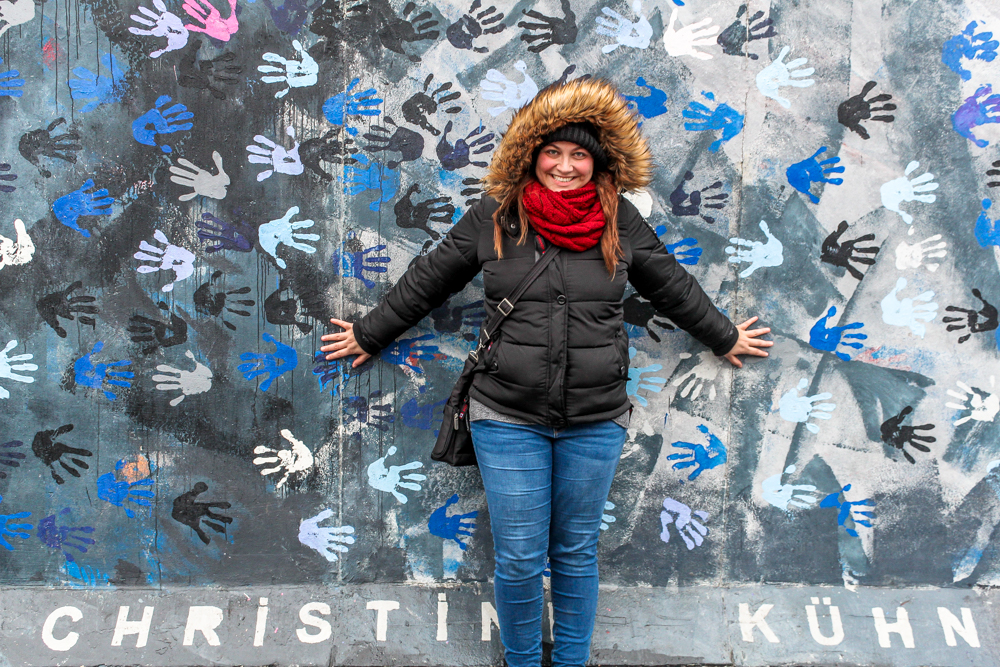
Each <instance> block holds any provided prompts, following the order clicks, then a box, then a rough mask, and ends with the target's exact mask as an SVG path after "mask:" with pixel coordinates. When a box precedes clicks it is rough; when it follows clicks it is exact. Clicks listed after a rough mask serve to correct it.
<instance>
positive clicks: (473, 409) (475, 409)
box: [469, 396, 632, 428]
mask: <svg viewBox="0 0 1000 667" xmlns="http://www.w3.org/2000/svg"><path fill="white" fill-rule="evenodd" d="M631 414H632V411H631V410H629V411H628V412H623V413H621V414H620V415H618V416H617V417H615V418H614V419H613V420H612V421H613V422H614V423H616V424H618V425H619V426H621V427H622V428H628V422H629V416H630V415H631ZM481 419H489V420H491V421H495V422H503V423H504V424H523V425H530V424H532V423H533V422H529V421H528V420H527V419H521V418H519V417H512V416H510V415H507V414H504V413H502V412H497V411H496V410H494V409H493V408H491V407H489V406H488V405H484V404H482V403H480V402H479V401H477V400H476V399H474V398H472V397H471V396H470V397H469V421H473V422H474V421H479V420H481Z"/></svg>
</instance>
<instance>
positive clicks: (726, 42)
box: [715, 5, 777, 60]
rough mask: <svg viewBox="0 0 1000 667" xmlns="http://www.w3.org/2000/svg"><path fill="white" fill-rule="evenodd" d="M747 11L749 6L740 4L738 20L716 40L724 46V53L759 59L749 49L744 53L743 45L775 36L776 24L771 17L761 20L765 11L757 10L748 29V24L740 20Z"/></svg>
mask: <svg viewBox="0 0 1000 667" xmlns="http://www.w3.org/2000/svg"><path fill="white" fill-rule="evenodd" d="M746 13H747V6H746V5H740V8H739V10H738V11H737V12H736V20H735V21H733V22H732V23H731V24H730V25H729V27H728V28H726V29H725V30H723V31H722V32H721V33H719V37H718V38H717V39H716V40H715V41H716V42H718V44H719V46H721V47H722V52H723V53H726V54H728V55H731V56H746V57H748V58H750V59H751V60H757V54H755V53H750V52H749V51H748V52H746V53H744V51H743V47H744V46H746V45H747V43H748V42H752V41H754V40H755V39H767V38H768V37H774V36H775V35H776V34H777V33H776V32H775V31H774V26H773V25H771V24H772V23H773V22H774V21H773V20H772V19H771V18H770V17H768V18H767V19H765V20H763V21H760V19H761V18H763V16H764V12H757V13H755V14H754V15H753V16H751V17H750V19H749V20H748V21H747V24H748V25H750V28H749V29H747V26H746V25H744V24H743V21H741V20H740V17H742V16H743V15H744V14H746ZM755 21H759V23H754V22H755Z"/></svg>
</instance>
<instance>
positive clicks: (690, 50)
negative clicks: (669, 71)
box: [663, 7, 719, 60]
mask: <svg viewBox="0 0 1000 667" xmlns="http://www.w3.org/2000/svg"><path fill="white" fill-rule="evenodd" d="M678 12H679V10H678V9H677V8H676V7H674V10H673V11H672V12H671V13H670V24H669V25H668V26H667V28H666V29H665V30H664V31H663V46H665V47H666V48H667V53H668V54H670V55H671V56H673V57H674V58H680V57H681V56H691V57H693V58H697V59H698V60H711V58H712V54H711V53H705V52H704V51H698V50H697V49H696V48H695V47H698V46H711V45H712V44H714V43H715V38H714V37H713V35H715V33H717V32H719V26H717V25H711V23H712V19H711V18H706V19H702V20H700V21H697V22H695V23H692V24H691V25H686V26H684V27H683V28H681V29H680V30H676V29H675V28H674V26H675V25H677V14H678ZM705 26H708V27H705Z"/></svg>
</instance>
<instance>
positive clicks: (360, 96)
mask: <svg viewBox="0 0 1000 667" xmlns="http://www.w3.org/2000/svg"><path fill="white" fill-rule="evenodd" d="M360 81H361V79H359V78H357V77H355V78H354V79H352V80H351V82H350V83H349V84H347V90H345V91H344V92H342V93H337V94H336V95H334V96H333V97H331V98H330V99H328V100H327V101H326V102H324V103H323V115H324V116H325V117H326V119H327V120H328V121H329V122H330V123H332V124H333V125H343V124H344V121H345V119H346V118H347V116H377V115H379V114H380V113H382V110H381V109H379V107H380V106H382V98H381V97H375V95H376V94H377V93H376V91H375V89H374V88H368V89H366V90H362V91H359V92H357V93H352V92H351V91H352V90H354V88H355V86H357V85H358V83H359V82H360ZM403 115H404V116H405V115H406V112H405V109H404V112H403ZM407 120H409V119H407Z"/></svg>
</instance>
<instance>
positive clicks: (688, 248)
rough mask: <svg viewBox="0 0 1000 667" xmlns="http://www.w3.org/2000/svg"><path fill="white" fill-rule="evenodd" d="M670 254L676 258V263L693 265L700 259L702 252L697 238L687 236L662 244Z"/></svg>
mask: <svg viewBox="0 0 1000 667" xmlns="http://www.w3.org/2000/svg"><path fill="white" fill-rule="evenodd" d="M664 247H665V248H666V249H667V252H669V253H670V254H671V255H673V256H674V257H675V258H676V259H677V263H678V264H687V265H690V266H693V265H695V264H697V263H698V260H699V259H701V254H702V253H703V252H704V249H703V248H699V247H698V239H696V238H694V237H688V238H686V239H681V240H680V241H678V242H676V243H667V244H665V245H664Z"/></svg>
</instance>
